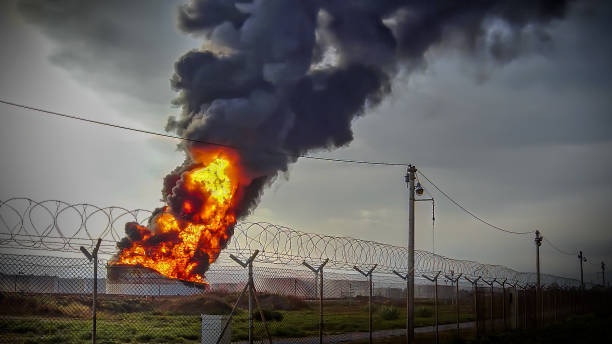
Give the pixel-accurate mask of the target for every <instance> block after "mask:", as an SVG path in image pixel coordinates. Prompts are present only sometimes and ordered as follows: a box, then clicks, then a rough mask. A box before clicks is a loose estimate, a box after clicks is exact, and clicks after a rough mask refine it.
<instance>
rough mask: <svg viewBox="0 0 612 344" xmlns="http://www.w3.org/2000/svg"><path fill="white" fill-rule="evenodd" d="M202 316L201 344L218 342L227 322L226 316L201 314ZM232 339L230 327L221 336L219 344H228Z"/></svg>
mask: <svg viewBox="0 0 612 344" xmlns="http://www.w3.org/2000/svg"><path fill="white" fill-rule="evenodd" d="M201 316H202V342H201V343H202V344H211V343H212V344H215V343H217V340H219V336H220V335H221V331H223V326H225V323H226V322H227V319H228V318H229V316H227V315H212V314H201ZM231 339H232V327H231V326H228V327H227V329H226V330H225V333H224V334H223V339H222V340H221V341H220V342H219V343H221V344H230V343H231Z"/></svg>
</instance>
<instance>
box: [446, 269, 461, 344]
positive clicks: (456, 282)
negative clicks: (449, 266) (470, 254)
mask: <svg viewBox="0 0 612 344" xmlns="http://www.w3.org/2000/svg"><path fill="white" fill-rule="evenodd" d="M462 275H463V274H462V273H460V274H459V275H457V277H455V278H453V276H452V274H451V276H449V275H444V277H446V279H448V280H449V281H451V282H453V283H455V310H456V313H457V337H459V336H460V335H461V333H460V331H459V321H460V319H459V279H460V278H461V276H462Z"/></svg>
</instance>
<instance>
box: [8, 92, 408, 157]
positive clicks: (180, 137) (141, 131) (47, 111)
mask: <svg viewBox="0 0 612 344" xmlns="http://www.w3.org/2000/svg"><path fill="white" fill-rule="evenodd" d="M0 103H2V104H5V105H10V106H14V107H18V108H22V109H26V110H31V111H36V112H40V113H44V114H47V115H53V116H58V117H63V118H67V119H73V120H78V121H82V122H87V123H91V124H96V125H101V126H106V127H111V128H115V129H122V130H128V131H133V132H138V133H142V134H147V135H153V136H159V137H165V138H170V139H175V140H182V141H188V142H194V143H201V144H205V145H211V146H217V147H225V148H231V149H236V150H241V149H242V147H239V146H235V145H228V144H223V143H217V142H212V141H206V140H198V139H191V138H188V137H183V136H178V135H170V134H164V133H160V132H155V131H150V130H145V129H138V128H133V127H128V126H125V125H120V124H115V123H110V122H102V121H96V120H93V119H89V118H85V117H81V116H76V115H70V114H66V113H62V112H56V111H51V110H45V109H41V108H37V107H33V106H29V105H24V104H18V103H13V102H9V101H6V100H2V99H0ZM265 153H269V154H275V155H286V154H284V153H280V152H265ZM298 157H300V158H304V159H310V160H321V161H329V162H339V163H348V164H361V165H379V166H402V167H407V166H409V164H408V163H402V162H385V161H366V160H352V159H340V158H327V157H321V156H314V155H298Z"/></svg>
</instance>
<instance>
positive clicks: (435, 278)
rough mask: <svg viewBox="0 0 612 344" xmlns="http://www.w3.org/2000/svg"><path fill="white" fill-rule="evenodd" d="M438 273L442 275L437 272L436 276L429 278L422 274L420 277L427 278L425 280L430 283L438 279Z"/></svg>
mask: <svg viewBox="0 0 612 344" xmlns="http://www.w3.org/2000/svg"><path fill="white" fill-rule="evenodd" d="M440 273H442V271H438V273H437V274H436V275H435V276H434V277H429V276H427V275H425V274H423V275H421V276H423V277H425V278H427V279H428V280H430V281H431V282H435V281H436V280H437V279H438V277H440Z"/></svg>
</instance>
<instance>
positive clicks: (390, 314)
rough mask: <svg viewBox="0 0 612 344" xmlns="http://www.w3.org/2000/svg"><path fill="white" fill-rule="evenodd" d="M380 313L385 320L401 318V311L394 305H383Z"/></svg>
mask: <svg viewBox="0 0 612 344" xmlns="http://www.w3.org/2000/svg"><path fill="white" fill-rule="evenodd" d="M378 314H379V315H380V317H381V318H383V319H384V320H395V319H398V318H399V315H400V311H399V309H397V308H396V307H393V306H383V307H382V308H380V310H379V311H378Z"/></svg>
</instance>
